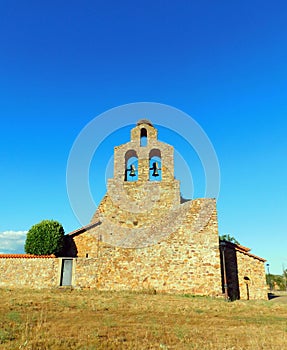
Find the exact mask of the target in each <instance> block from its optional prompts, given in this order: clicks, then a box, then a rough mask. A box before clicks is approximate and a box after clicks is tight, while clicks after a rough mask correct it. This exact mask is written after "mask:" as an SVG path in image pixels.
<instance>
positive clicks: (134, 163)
mask: <svg viewBox="0 0 287 350" xmlns="http://www.w3.org/2000/svg"><path fill="white" fill-rule="evenodd" d="M137 180H138V156H137V153H136V151H134V150H130V151H127V153H126V155H125V181H137Z"/></svg>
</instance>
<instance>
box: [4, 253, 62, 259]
mask: <svg viewBox="0 0 287 350" xmlns="http://www.w3.org/2000/svg"><path fill="white" fill-rule="evenodd" d="M55 257H56V256H55V255H32V254H0V259H35V258H37V259H49V258H55Z"/></svg>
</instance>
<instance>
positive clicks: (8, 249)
mask: <svg viewBox="0 0 287 350" xmlns="http://www.w3.org/2000/svg"><path fill="white" fill-rule="evenodd" d="M27 232H28V231H12V230H10V231H3V232H0V253H1V254H7V253H12V254H13V253H23V251H24V244H25V240H26V235H27Z"/></svg>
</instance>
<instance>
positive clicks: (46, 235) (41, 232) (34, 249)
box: [25, 220, 65, 255]
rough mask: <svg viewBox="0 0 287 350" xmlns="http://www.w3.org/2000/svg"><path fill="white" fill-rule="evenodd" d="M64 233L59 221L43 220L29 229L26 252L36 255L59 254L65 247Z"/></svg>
mask: <svg viewBox="0 0 287 350" xmlns="http://www.w3.org/2000/svg"><path fill="white" fill-rule="evenodd" d="M64 233H65V232H64V229H63V226H62V225H61V224H60V223H59V222H57V221H54V220H43V221H41V222H40V223H38V224H36V225H34V226H32V227H31V228H30V230H29V231H28V233H27V238H26V242H25V252H26V253H27V254H34V255H51V254H55V255H57V254H59V253H60V252H61V250H62V249H63V244H64Z"/></svg>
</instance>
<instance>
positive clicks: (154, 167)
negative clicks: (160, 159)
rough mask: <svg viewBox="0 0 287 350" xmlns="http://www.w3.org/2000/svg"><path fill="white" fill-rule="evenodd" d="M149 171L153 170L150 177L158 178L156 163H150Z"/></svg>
mask: <svg viewBox="0 0 287 350" xmlns="http://www.w3.org/2000/svg"><path fill="white" fill-rule="evenodd" d="M151 170H153V172H152V176H155V177H156V176H159V173H158V165H157V162H154V163H152V168H151Z"/></svg>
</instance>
